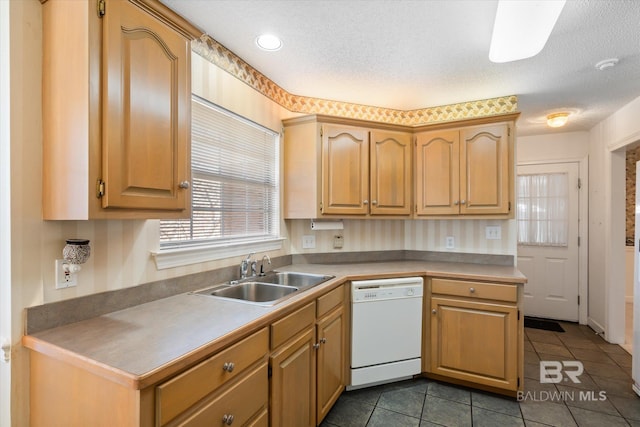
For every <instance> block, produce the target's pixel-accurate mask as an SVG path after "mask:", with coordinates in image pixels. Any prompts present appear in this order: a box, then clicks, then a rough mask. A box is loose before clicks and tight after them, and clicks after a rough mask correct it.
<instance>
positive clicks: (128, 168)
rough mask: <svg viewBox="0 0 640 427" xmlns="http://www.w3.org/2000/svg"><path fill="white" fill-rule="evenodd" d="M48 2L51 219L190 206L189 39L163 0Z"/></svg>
mask: <svg viewBox="0 0 640 427" xmlns="http://www.w3.org/2000/svg"><path fill="white" fill-rule="evenodd" d="M96 6H97V2H94V1H82V2H69V1H60V0H48V1H46V2H45V3H44V5H43V33H44V37H43V62H44V66H43V70H44V75H43V126H44V134H43V135H44V137H43V143H44V144H43V217H44V219H90V218H178V217H189V215H190V190H189V188H188V187H189V183H190V132H191V130H190V96H191V86H190V59H191V51H190V38H192V37H193V36H194V35H196V34H197V33H196V31H197V30H195V29H194V28H192V27H190V26H189V25H188V24H187V23H186V21H184V20H182V18H180V17H179V16H177V15H175V14H174V13H173V12H171V11H170V10H169V9H168V8H166V6H164V5H162V4H161V3H159V2H156V1H155V0H107V1H106V2H105V8H104V10H105V13H104V16H99V13H98V8H97V7H96Z"/></svg>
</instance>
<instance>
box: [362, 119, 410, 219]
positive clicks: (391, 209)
mask: <svg viewBox="0 0 640 427" xmlns="http://www.w3.org/2000/svg"><path fill="white" fill-rule="evenodd" d="M370 135H371V136H370V142H369V145H370V150H369V153H370V155H369V158H370V167H371V173H370V181H369V189H370V198H371V214H372V215H409V214H410V213H411V151H412V150H411V135H410V134H409V133H406V132H390V131H371V134H370Z"/></svg>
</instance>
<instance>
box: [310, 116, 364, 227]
mask: <svg viewBox="0 0 640 427" xmlns="http://www.w3.org/2000/svg"><path fill="white" fill-rule="evenodd" d="M321 209H322V213H323V214H327V215H331V214H344V215H365V214H367V212H368V211H369V132H367V130H366V129H359V128H355V127H350V126H337V125H336V126H334V125H323V126H322V205H321Z"/></svg>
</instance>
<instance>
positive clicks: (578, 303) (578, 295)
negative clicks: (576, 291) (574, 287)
mask: <svg viewBox="0 0 640 427" xmlns="http://www.w3.org/2000/svg"><path fill="white" fill-rule="evenodd" d="M578 305H580V295H578Z"/></svg>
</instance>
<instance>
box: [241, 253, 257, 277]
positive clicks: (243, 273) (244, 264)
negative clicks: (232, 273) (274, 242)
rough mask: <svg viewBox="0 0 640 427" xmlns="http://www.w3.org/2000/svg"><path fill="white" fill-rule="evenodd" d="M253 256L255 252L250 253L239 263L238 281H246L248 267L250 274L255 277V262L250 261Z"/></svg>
mask: <svg viewBox="0 0 640 427" xmlns="http://www.w3.org/2000/svg"><path fill="white" fill-rule="evenodd" d="M254 254H255V252H251V253H250V254H249V255H247V257H246V258H245V259H243V260H242V262H241V263H240V279H246V278H247V274H248V273H249V267H251V272H252V273H253V275H254V276H255V271H256V262H255V261H251V257H252V256H253V255H254Z"/></svg>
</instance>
